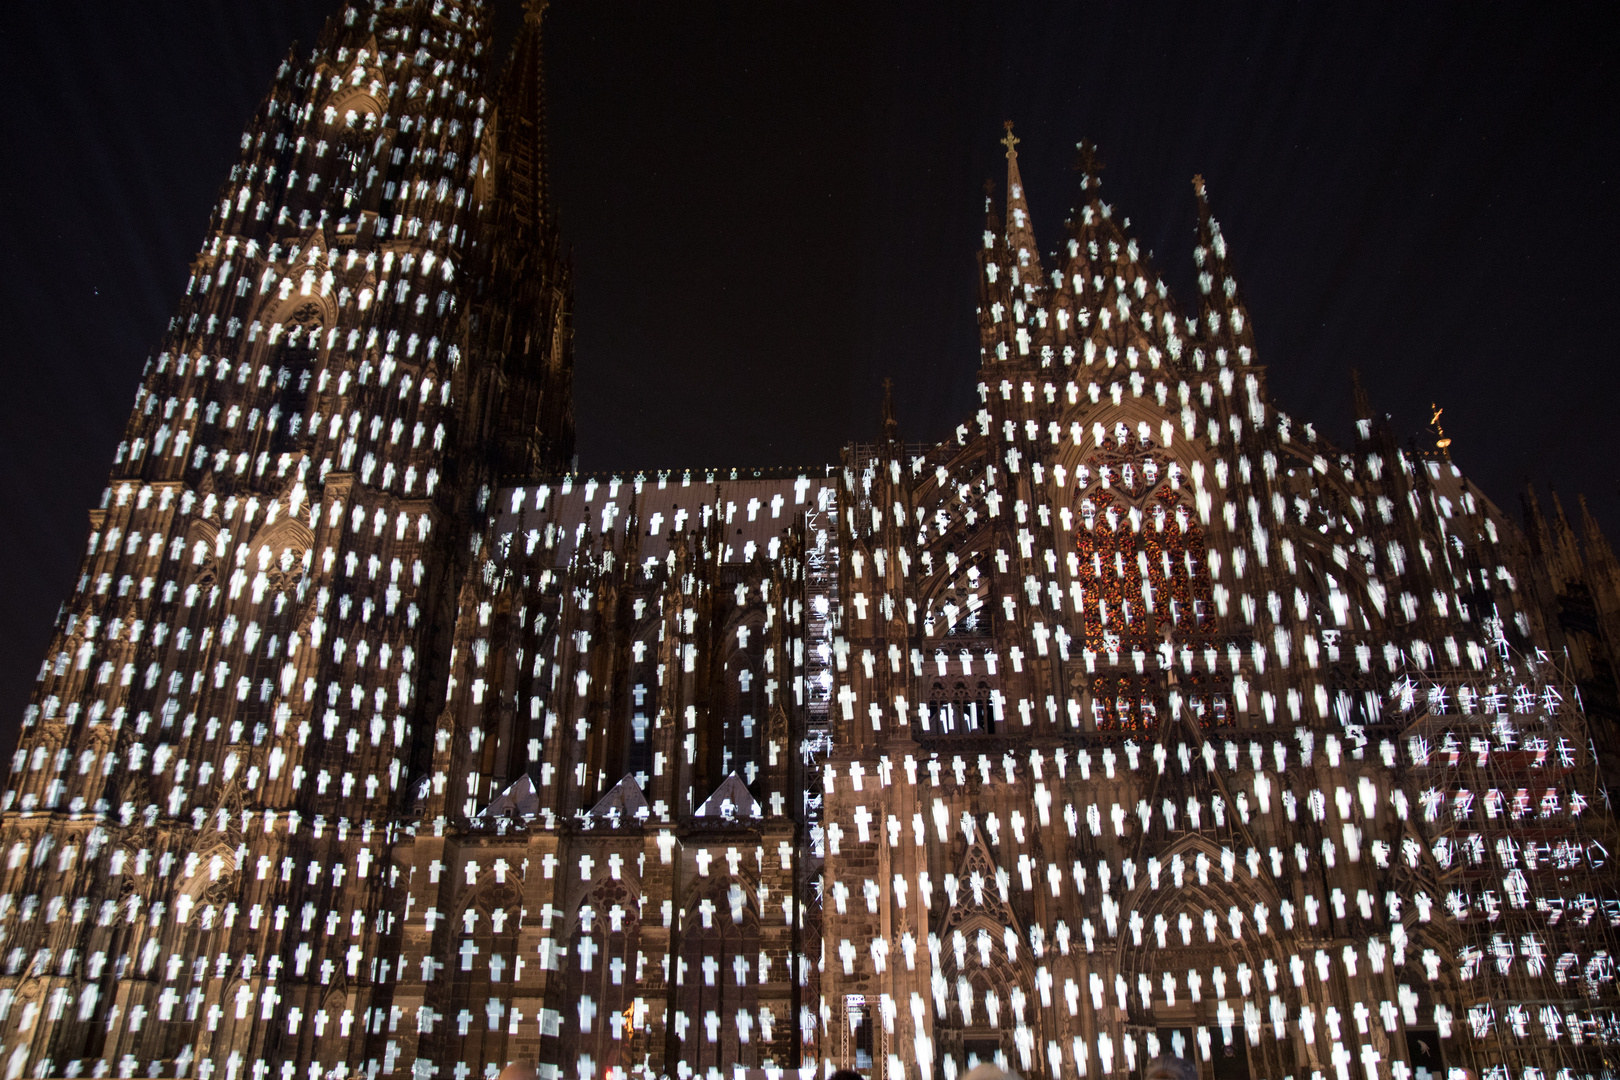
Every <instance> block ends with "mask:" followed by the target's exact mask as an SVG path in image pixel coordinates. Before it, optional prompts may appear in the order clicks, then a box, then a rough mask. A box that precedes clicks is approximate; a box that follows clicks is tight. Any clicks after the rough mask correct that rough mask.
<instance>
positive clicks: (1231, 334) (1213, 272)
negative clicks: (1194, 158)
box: [1193, 176, 1254, 364]
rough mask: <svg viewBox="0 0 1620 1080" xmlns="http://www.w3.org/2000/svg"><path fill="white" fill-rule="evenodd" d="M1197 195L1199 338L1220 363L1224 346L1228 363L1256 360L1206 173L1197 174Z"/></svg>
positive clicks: (1247, 318) (1194, 193)
mask: <svg viewBox="0 0 1620 1080" xmlns="http://www.w3.org/2000/svg"><path fill="white" fill-rule="evenodd" d="M1193 196H1194V197H1195V198H1196V199H1197V200H1198V246H1197V247H1195V248H1194V249H1193V261H1194V262H1195V263H1196V264H1197V265H1198V292H1199V311H1198V336H1199V339H1200V340H1202V341H1203V342H1205V343H1207V344H1208V345H1209V346H1210V347H1211V348H1213V349H1214V350H1215V360H1216V362H1217V363H1220V362H1221V350H1222V349H1225V350H1226V352H1227V358H1226V361H1225V362H1226V363H1227V364H1250V363H1253V362H1254V329H1253V327H1252V326H1250V324H1249V313H1248V312H1247V311H1246V310H1245V309H1244V306H1243V298H1242V297H1241V296H1240V295H1239V293H1238V286H1237V278H1236V277H1234V276H1233V274H1232V267H1231V264H1230V261H1229V258H1228V256H1229V252H1228V251H1227V247H1226V238H1225V237H1224V236H1222V235H1221V226H1220V222H1218V221H1216V220H1215V215H1214V214H1213V213H1211V212H1210V209H1209V196H1208V193H1207V191H1206V189H1205V187H1204V178H1203V177H1202V176H1195V177H1193Z"/></svg>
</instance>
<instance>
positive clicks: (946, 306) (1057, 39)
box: [0, 0, 1620, 744]
mask: <svg viewBox="0 0 1620 1080" xmlns="http://www.w3.org/2000/svg"><path fill="white" fill-rule="evenodd" d="M337 6H338V5H337V4H336V3H333V2H330V0H253V2H251V3H244V2H242V0H186V2H181V0H152V2H149V3H141V4H130V3H128V2H127V0H122V2H119V3H112V2H108V0H80V2H78V3H73V4H45V3H40V2H37V0H36V2H25V3H20V4H16V5H13V6H12V7H11V8H8V12H7V14H8V18H7V19H6V20H5V22H4V23H3V24H0V72H4V73H5V74H4V78H5V79H6V94H5V102H4V107H3V108H0V154H3V159H0V160H3V161H4V163H5V164H4V167H3V169H0V372H3V373H4V375H5V377H6V379H5V392H4V393H3V394H0V505H3V506H4V508H5V514H4V520H3V524H0V543H3V550H0V554H3V560H0V566H3V567H4V582H3V586H0V643H3V646H4V649H3V654H0V744H9V742H10V732H11V731H12V729H13V727H14V724H15V719H16V717H18V716H19V715H20V713H21V710H22V707H23V705H24V704H25V702H26V698H27V694H28V690H29V686H30V685H31V682H32V678H33V675H34V673H35V672H36V671H37V669H38V664H39V658H40V657H41V655H42V654H43V650H44V647H45V645H46V643H47V639H48V636H49V629H50V621H51V618H52V616H53V615H54V613H55V611H56V608H57V604H58V603H59V602H60V600H61V599H62V598H63V597H64V596H66V595H67V594H68V592H69V591H70V589H71V587H72V584H73V581H74V579H75V575H76V574H77V572H78V571H77V568H78V564H79V555H80V552H81V551H82V549H83V544H84V537H85V532H86V523H85V516H84V511H85V509H86V508H87V507H89V506H91V505H92V504H93V503H94V502H95V501H96V500H97V499H98V498H99V494H100V491H101V488H102V486H103V484H104V482H105V477H106V471H107V466H108V464H109V462H110V461H111V456H112V451H113V447H114V446H115V445H116V443H117V442H118V439H119V434H120V431H121V429H122V426H123V423H124V420H125V418H126V414H127V410H128V408H129V405H130V402H131V401H132V399H133V395H134V391H135V386H136V382H137V378H138V375H139V371H140V367H141V364H142V362H143V361H144V358H145V357H146V356H147V355H148V353H149V352H150V351H151V350H152V347H153V346H154V345H155V344H156V342H157V340H158V337H159V333H160V331H161V329H162V326H163V324H164V321H165V320H166V319H167V317H168V315H169V314H170V313H171V312H172V309H173V307H174V305H175V302H176V300H177V298H178V296H179V292H180V289H181V287H182V285H183V283H184V281H185V274H186V265H187V261H188V258H189V256H190V254H191V253H192V252H193V251H194V250H195V248H196V247H197V245H198V243H199V242H200V240H201V230H202V229H203V227H204V225H205V224H206V222H207V219H208V211H209V204H210V201H211V200H212V199H213V198H214V196H215V193H216V190H217V188H218V186H219V184H220V183H221V182H222V181H223V180H224V178H225V175H226V171H227V170H228V168H229V165H230V163H231V161H232V160H233V157H234V149H233V148H234V146H235V144H236V142H237V140H238V138H239V136H240V133H241V129H242V125H243V124H244V122H245V121H246V120H247V118H248V117H249V115H250V114H251V112H252V111H253V109H254V108H255V106H256V105H257V103H258V101H259V99H260V96H261V95H262V94H263V93H264V91H265V90H266V89H267V88H268V86H269V81H270V78H271V76H272V74H273V72H274V70H275V67H276V65H277V64H278V62H279V61H280V59H281V57H282V56H283V55H284V54H285V52H286V50H287V47H288V45H289V43H290V42H292V41H293V40H294V39H301V40H303V41H305V42H309V41H311V40H313V37H314V35H315V32H316V30H317V29H318V27H319V25H320V22H321V20H322V19H323V18H324V17H325V15H326V14H327V13H328V12H329V11H331V10H335V9H336V8H337ZM508 6H510V7H512V8H513V9H514V10H515V3H511V2H510V0H508ZM1350 8H1351V6H1348V5H1335V6H1329V5H1304V4H1299V5H1273V6H1247V7H1241V8H1239V7H1236V6H1233V5H1224V4H1223V5H1196V6H1194V5H1187V6H1167V5H1158V4H1150V3H1143V2H1140V0H1137V2H1131V3H1084V4H1077V3H1074V2H1072V0H1048V2H1016V0H1014V2H997V3H963V2H950V0H945V2H936V3H929V4H916V5H905V6H899V5H887V4H881V3H870V2H865V3H843V2H837V3H835V2H828V0H822V2H818V3H813V4H812V3H805V4H800V3H787V2H775V3H771V4H757V3H743V2H741V0H734V2H731V3H697V2H693V3H685V2H681V3H670V2H657V3H655V2H652V0H645V2H642V3H635V4H632V3H618V2H604V0H554V3H553V4H552V7H551V14H550V16H548V18H549V19H550V24H551V38H550V46H549V55H550V65H551V137H552V172H553V181H554V192H555V197H556V203H557V206H558V208H559V210H560V212H561V217H562V223H563V230H564V232H565V235H566V237H567V238H568V240H569V241H570V242H571V243H572V245H573V247H574V252H575V264H576V268H577V276H578V306H577V349H578V352H577V363H578V375H577V407H578V418H579V433H580V435H579V453H580V464H581V466H582V467H584V468H621V467H622V468H633V467H637V466H657V465H693V466H706V465H721V464H727V465H729V464H756V463H758V464H797V463H809V462H823V461H827V460H829V459H831V458H832V457H833V456H834V455H835V454H836V451H837V447H838V446H839V444H840V443H842V442H844V441H845V440H848V439H851V438H869V437H871V435H872V434H873V432H874V430H875V428H876V426H877V414H878V404H877V403H878V399H879V394H880V391H879V388H878V387H879V383H880V381H881V379H882V378H883V377H884V376H885V375H892V376H893V378H894V379H895V382H896V387H897V398H898V412H899V417H900V421H901V424H902V428H903V434H904V435H905V437H907V438H908V439H936V438H939V437H942V436H943V435H944V434H945V433H946V432H947V431H948V430H949V429H950V428H951V427H953V426H954V425H955V424H956V423H957V422H959V421H960V420H961V419H962V418H964V417H965V416H966V415H967V414H969V413H970V412H971V411H972V408H973V405H972V401H973V398H974V393H973V384H974V379H973V373H974V371H975V368H976V365H977V344H976V337H975V334H974V329H973V325H974V324H973V305H974V266H973V262H972V257H973V250H974V245H975V244H976V243H977V238H978V235H979V233H980V231H981V229H982V227H983V224H982V223H983V217H982V207H983V202H982V195H981V193H980V185H981V183H982V182H983V180H984V179H985V178H986V177H996V178H998V179H1000V178H1001V177H1002V176H1003V175H1004V166H1003V162H1002V160H1001V156H1000V155H1001V148H1000V147H998V146H997V145H996V140H997V139H998V138H999V137H1000V136H1001V121H1002V120H1004V119H1012V120H1015V121H1016V122H1017V125H1018V127H1017V132H1018V135H1019V136H1020V137H1021V138H1022V139H1023V140H1024V141H1023V144H1022V146H1021V147H1020V150H1021V152H1022V156H1021V158H1020V164H1021V166H1022V168H1023V174H1024V178H1025V181H1026V185H1027V187H1028V192H1029V196H1030V200H1031V204H1032V208H1033V211H1034V214H1035V218H1036V225H1037V230H1038V236H1039V237H1040V238H1041V241H1042V245H1043V247H1045V248H1047V249H1048V250H1050V249H1052V248H1055V247H1057V246H1058V242H1059V239H1060V237H1061V222H1062V220H1063V218H1064V217H1065V215H1066V212H1067V210H1068V208H1069V206H1070V203H1071V196H1072V190H1073V188H1072V185H1073V174H1072V173H1070V172H1069V171H1068V164H1069V161H1070V160H1071V158H1072V155H1073V146H1074V143H1075V141H1076V140H1078V139H1080V138H1081V137H1086V138H1090V139H1092V140H1094V141H1095V142H1097V143H1098V144H1099V145H1100V146H1101V149H1102V154H1103V157H1104V158H1105V160H1106V161H1107V162H1108V169H1107V172H1106V173H1105V174H1104V191H1105V194H1106V195H1107V196H1108V197H1109V198H1110V200H1111V201H1113V202H1114V204H1115V205H1116V207H1118V210H1119V212H1120V213H1121V214H1124V215H1128V216H1129V217H1131V218H1132V219H1133V221H1134V223H1135V232H1136V235H1137V236H1138V237H1140V238H1141V240H1142V242H1143V245H1144V246H1145V247H1147V248H1149V249H1152V250H1153V251H1154V252H1155V253H1156V260H1157V264H1158V266H1159V267H1160V268H1161V269H1162V270H1163V271H1164V272H1165V274H1166V275H1167V276H1168V277H1169V279H1170V281H1171V284H1172V287H1173V289H1174V290H1175V291H1176V292H1177V294H1178V295H1179V296H1180V297H1181V298H1182V299H1183V301H1184V302H1185V303H1188V304H1191V303H1192V302H1193V296H1192V293H1191V280H1192V272H1191V266H1192V263H1191V255H1190V249H1191V246H1192V229H1193V215H1192V199H1191V194H1190V188H1189V178H1190V177H1191V176H1192V174H1193V173H1195V172H1201V173H1203V174H1204V175H1205V177H1206V178H1207V179H1208V183H1209V189H1210V193H1211V198H1212V201H1213V204H1214V206H1215V210H1216V213H1217V214H1218V216H1219V217H1220V218H1221V220H1222V224H1223V226H1224V231H1225V234H1226V237H1227V239H1228V242H1229V243H1230V244H1231V246H1232V250H1233V251H1234V253H1235V260H1236V264H1237V267H1238V269H1239V272H1240V280H1241V285H1242V287H1243V289H1244V290H1245V292H1246V295H1247V300H1248V306H1249V310H1250V314H1251V317H1252V319H1253V322H1254V325H1255V328H1256V334H1257V337H1258V340H1259V349H1260V360H1261V361H1262V362H1263V363H1265V364H1266V365H1267V366H1268V368H1269V370H1270V378H1271V385H1272V387H1273V390H1274V392H1275V394H1276V395H1277V397H1278V398H1279V399H1280V402H1281V404H1282V405H1283V406H1284V407H1285V408H1287V409H1288V410H1290V411H1291V412H1293V413H1294V414H1295V415H1296V416H1298V417H1299V418H1300V419H1302V420H1315V421H1316V422H1317V424H1318V426H1319V427H1320V428H1322V429H1323V430H1325V431H1326V432H1328V433H1329V434H1330V435H1332V436H1335V437H1338V438H1341V439H1342V438H1343V437H1344V436H1345V435H1346V434H1347V432H1348V428H1349V408H1348V391H1347V380H1348V370H1349V368H1350V367H1351V366H1352V365H1355V366H1359V367H1360V368H1361V371H1362V374H1363V378H1364V381H1365V383H1366V385H1367V387H1368V389H1369V390H1370V392H1371V393H1372V396H1373V399H1374V402H1375V404H1376V405H1377V406H1378V407H1379V408H1380V409H1383V410H1385V411H1389V412H1391V413H1393V415H1394V417H1395V419H1396V422H1397V424H1398V425H1400V427H1401V428H1402V429H1403V430H1413V431H1415V430H1418V429H1419V428H1421V426H1422V424H1423V423H1424V422H1425V421H1426V420H1427V413H1426V412H1425V411H1424V407H1425V406H1426V405H1427V404H1428V403H1429V402H1430V401H1431V400H1434V401H1438V402H1439V403H1440V404H1442V405H1444V406H1445V408H1446V414H1445V423H1446V427H1447V431H1448V433H1449V434H1450V435H1451V436H1452V437H1453V439H1454V440H1455V442H1454V446H1453V451H1454V455H1455V457H1456V459H1457V460H1458V461H1459V462H1460V463H1461V464H1462V466H1463V468H1464V469H1465V470H1466V471H1467V472H1468V473H1469V474H1470V475H1471V476H1472V477H1473V478H1474V479H1476V480H1477V481H1478V482H1479V483H1480V484H1481V485H1483V486H1484V488H1485V489H1486V490H1487V491H1489V492H1491V493H1492V494H1493V495H1494V496H1495V498H1496V499H1497V501H1498V502H1499V503H1502V504H1503V505H1507V506H1512V507H1515V508H1516V506H1517V498H1516V489H1517V488H1518V487H1519V486H1520V485H1522V483H1523V482H1524V479H1525V478H1526V477H1534V478H1535V479H1537V480H1538V481H1541V482H1548V481H1550V482H1552V483H1553V484H1554V485H1556V486H1557V487H1558V488H1559V490H1560V491H1561V492H1562V493H1564V494H1565V495H1566V497H1572V496H1573V495H1574V494H1575V493H1577V492H1585V493H1587V494H1588V495H1589V497H1590V498H1591V500H1592V504H1593V508H1594V511H1595V512H1596V513H1598V515H1599V517H1600V519H1601V520H1602V521H1603V522H1604V523H1605V525H1606V526H1607V527H1608V528H1609V529H1610V531H1611V532H1614V531H1615V530H1616V529H1617V528H1620V496H1617V493H1616V479H1617V478H1616V475H1615V470H1614V462H1615V461H1616V460H1617V458H1620V454H1617V451H1620V424H1617V423H1616V422H1615V419H1614V416H1613V413H1614V410H1615V408H1616V403H1617V402H1620V393H1617V391H1620V372H1617V366H1620V357H1617V356H1616V355H1615V347H1614V340H1615V337H1614V332H1613V329H1612V326H1613V324H1614V322H1615V317H1616V296H1617V295H1620V272H1617V270H1616V265H1617V260H1620V210H1617V207H1616V201H1617V199H1616V197H1617V195H1620V191H1617V190H1616V189H1617V186H1620V184H1617V181H1616V177H1617V176H1620V169H1617V166H1620V160H1617V158H1620V152H1617V150H1616V132H1620V76H1617V72H1616V61H1615V59H1614V57H1615V54H1616V44H1617V40H1616V35H1615V33H1614V31H1613V27H1612V26H1611V25H1610V24H1608V23H1607V22H1605V21H1603V17H1602V12H1603V10H1604V6H1602V5H1585V6H1579V5H1529V4H1525V5H1506V4H1493V3H1470V4H1465V5H1462V4H1459V5H1452V6H1442V5H1431V4H1410V3H1406V4H1400V5H1391V6H1387V7H1382V8H1380V7H1377V6H1374V5H1355V6H1354V12H1355V13H1354V14H1353V15H1351V14H1346V13H1345V12H1348V11H1349V10H1350ZM505 17H506V18H507V19H510V18H511V12H510V11H508V12H506V13H505ZM1572 509H1573V507H1572Z"/></svg>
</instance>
